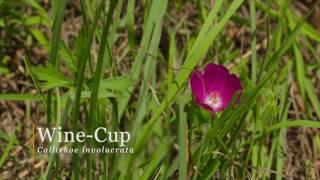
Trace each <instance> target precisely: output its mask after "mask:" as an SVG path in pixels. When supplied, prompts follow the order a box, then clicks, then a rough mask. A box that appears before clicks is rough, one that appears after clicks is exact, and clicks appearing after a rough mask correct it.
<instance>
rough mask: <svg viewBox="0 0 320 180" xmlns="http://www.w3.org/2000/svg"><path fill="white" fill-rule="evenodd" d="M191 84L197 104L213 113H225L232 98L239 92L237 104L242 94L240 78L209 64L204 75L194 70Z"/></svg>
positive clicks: (219, 66) (220, 67)
mask: <svg viewBox="0 0 320 180" xmlns="http://www.w3.org/2000/svg"><path fill="white" fill-rule="evenodd" d="M190 84H191V90H192V94H193V96H194V97H195V102H196V103H197V104H198V105H200V106H201V107H203V108H205V109H207V110H209V111H212V112H219V111H223V110H224V109H225V108H227V106H228V105H229V103H230V101H231V99H232V97H233V96H234V95H235V94H236V93H237V92H239V95H238V96H239V97H238V98H237V100H236V103H237V102H238V101H239V99H240V96H241V94H242V86H241V82H240V80H239V78H238V77H237V76H236V75H234V74H230V73H229V71H228V70H227V69H226V68H225V67H224V66H221V65H218V64H212V63H211V64H208V65H207V66H206V67H205V69H204V73H203V72H201V71H200V70H198V69H196V70H194V71H193V73H192V75H191V79H190Z"/></svg>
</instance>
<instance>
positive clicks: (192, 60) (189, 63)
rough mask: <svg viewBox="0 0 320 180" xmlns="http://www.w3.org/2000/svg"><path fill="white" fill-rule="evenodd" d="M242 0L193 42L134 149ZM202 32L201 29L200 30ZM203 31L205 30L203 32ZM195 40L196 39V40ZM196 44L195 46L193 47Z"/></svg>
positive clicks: (140, 144) (150, 129)
mask: <svg viewBox="0 0 320 180" xmlns="http://www.w3.org/2000/svg"><path fill="white" fill-rule="evenodd" d="M242 2H243V0H236V1H233V3H232V4H231V5H230V7H229V9H228V10H227V12H226V14H225V16H223V18H222V19H221V20H220V21H219V22H218V23H217V25H216V26H214V27H213V28H212V29H211V30H210V31H209V32H208V33H207V36H206V37H205V38H201V40H199V42H201V41H202V43H201V44H200V43H199V44H198V43H195V44H194V45H193V47H192V49H197V51H195V50H194V51H192V50H191V51H190V53H189V55H188V56H187V59H186V61H185V62H184V63H183V65H182V67H181V69H182V70H181V71H180V72H179V74H178V75H177V78H176V80H175V83H173V85H172V86H171V87H170V88H169V91H168V92H169V93H168V94H167V95H166V97H165V100H163V101H162V103H161V104H160V106H159V107H158V108H157V109H156V110H155V111H154V113H153V115H152V118H151V119H150V120H149V122H148V123H147V124H146V125H145V126H144V128H143V130H142V132H141V135H140V138H138V140H137V142H136V144H135V149H136V151H137V152H139V151H141V148H142V147H143V145H144V142H145V141H146V139H147V138H148V137H149V135H150V133H151V132H152V127H153V124H154V122H155V121H157V119H158V118H159V116H160V115H161V114H162V112H163V110H164V109H165V108H166V105H167V103H168V102H170V101H171V100H172V99H173V97H174V96H175V95H176V93H177V92H178V90H179V89H180V88H181V86H182V85H183V84H184V83H185V82H186V81H187V79H188V77H189V75H190V73H191V71H192V69H193V68H194V67H195V66H196V64H197V63H198V62H199V61H200V59H201V57H202V56H203V55H204V54H205V53H206V51H207V50H208V48H209V46H210V45H211V43H212V41H213V40H214V39H215V37H216V36H217V35H218V33H219V32H220V31H221V30H222V28H223V27H224V25H225V24H226V23H227V21H228V20H229V19H230V17H231V16H232V15H233V14H234V13H235V11H236V10H237V9H238V7H239V6H240V5H241V4H242ZM201 32H203V30H201ZM203 33H205V32H203ZM196 42H197V41H196ZM195 46H197V47H195ZM185 69H189V70H185Z"/></svg>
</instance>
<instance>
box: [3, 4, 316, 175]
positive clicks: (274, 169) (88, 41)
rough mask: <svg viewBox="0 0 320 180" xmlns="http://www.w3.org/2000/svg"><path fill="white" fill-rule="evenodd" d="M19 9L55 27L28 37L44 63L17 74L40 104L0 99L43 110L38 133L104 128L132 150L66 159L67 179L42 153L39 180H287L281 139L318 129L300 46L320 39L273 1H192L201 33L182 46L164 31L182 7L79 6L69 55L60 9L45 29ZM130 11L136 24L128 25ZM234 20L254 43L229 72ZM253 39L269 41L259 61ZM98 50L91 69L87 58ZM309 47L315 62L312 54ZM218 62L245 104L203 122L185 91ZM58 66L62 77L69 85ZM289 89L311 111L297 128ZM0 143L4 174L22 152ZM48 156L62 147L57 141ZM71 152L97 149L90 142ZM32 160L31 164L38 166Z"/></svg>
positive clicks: (173, 32)
mask: <svg viewBox="0 0 320 180" xmlns="http://www.w3.org/2000/svg"><path fill="white" fill-rule="evenodd" d="M28 2H29V4H31V6H32V7H33V8H34V9H36V10H37V11H36V12H37V13H39V16H41V17H43V18H44V19H46V21H48V22H49V23H46V25H47V26H51V28H52V37H51V39H46V38H45V36H44V35H43V34H42V33H41V32H39V33H40V34H39V33H33V37H34V39H36V40H37V41H39V42H40V43H41V42H42V44H43V45H45V46H47V47H45V48H46V49H47V50H48V54H49V60H48V62H49V63H47V64H46V65H43V66H37V67H34V66H32V65H31V58H32V57H30V55H29V54H26V56H25V61H24V64H25V67H26V69H27V71H26V72H27V74H26V75H28V76H29V77H30V80H31V81H33V82H34V85H35V87H36V89H37V92H38V94H37V95H31V94H14V93H10V94H0V100H1V101H3V100H6V101H9V100H10V101H17V100H20V101H26V102H27V101H40V102H41V103H42V104H41V106H43V107H45V109H46V119H47V126H62V127H63V129H64V130H67V129H68V128H71V129H72V131H73V132H78V131H80V130H82V131H85V132H87V133H90V134H93V132H94V130H95V129H96V128H97V127H101V126H103V127H107V129H108V130H110V131H129V132H130V133H131V135H132V139H131V141H130V145H129V146H130V147H133V148H134V153H133V154H98V155H95V154H82V153H78V154H73V155H72V162H71V168H70V169H67V170H64V169H63V168H62V166H61V165H60V163H59V161H60V160H59V155H57V154H48V158H47V159H46V162H47V163H46V170H45V171H44V172H43V174H39V177H40V176H41V178H43V179H51V177H63V176H68V177H71V178H72V179H83V178H86V179H177V178H179V179H193V180H195V179H211V178H216V179H225V178H229V179H247V178H248V177H250V178H253V179H270V178H274V177H276V179H281V178H283V177H285V175H284V168H285V157H284V156H283V149H284V146H285V143H286V141H287V140H286V132H287V129H288V128H291V127H306V128H320V122H319V121H314V120H315V119H318V120H319V119H320V102H319V99H318V95H317V90H316V88H315V87H314V85H313V83H312V77H309V76H308V75H307V71H308V69H310V68H314V69H318V68H319V60H318V61H317V62H318V63H317V64H316V65H314V67H313V66H312V67H311V66H309V65H307V64H305V61H304V59H303V58H304V56H303V54H302V51H301V47H302V46H304V45H303V44H301V43H300V41H301V39H303V40H304V41H306V42H307V43H309V44H312V43H313V42H319V41H320V34H319V33H318V32H317V31H316V30H315V29H314V28H313V27H312V26H311V25H310V24H308V23H307V22H306V20H305V19H304V18H306V17H307V15H306V16H304V17H303V18H298V17H297V15H296V14H295V13H294V11H293V9H292V7H291V6H290V5H289V3H288V2H286V1H285V0H281V1H279V2H274V3H275V4H274V5H276V6H277V7H279V11H277V10H274V9H272V8H271V7H270V3H271V2H267V3H264V2H262V1H259V0H256V1H255V0H250V1H248V2H247V1H243V0H234V1H232V2H229V1H223V0H217V1H215V3H214V5H213V6H208V4H209V3H208V2H205V1H203V2H202V1H199V2H197V3H196V5H197V7H198V8H199V14H198V15H197V18H198V19H199V20H200V21H199V22H198V23H200V25H199V27H197V28H196V29H193V32H195V33H191V34H187V35H185V36H186V39H189V40H188V41H183V42H179V41H180V40H181V38H177V36H178V35H177V33H178V31H179V30H180V29H176V27H174V26H173V25H172V24H170V23H169V25H168V22H167V21H169V22H170V18H171V19H172V18H174V17H170V10H171V9H172V8H176V9H177V11H178V9H179V7H180V6H183V5H184V2H182V1H176V2H171V1H167V0H154V1H135V0H129V1H122V0H120V1H113V0H111V1H89V0H86V1H84V0H80V2H79V3H80V11H81V17H82V24H81V25H82V27H81V30H80V31H79V32H78V35H77V37H76V40H74V42H71V43H73V46H74V47H73V48H70V47H69V46H68V45H67V44H68V43H70V42H66V41H65V40H64V39H62V38H61V28H62V24H63V20H64V18H67V17H64V12H65V11H66V9H65V8H66V3H67V1H65V0H59V1H57V0H55V1H52V2H51V6H52V18H49V16H48V15H47V14H45V13H44V12H45V10H44V9H43V8H42V7H41V6H40V5H39V4H38V2H37V1H33V0H28ZM190 3H191V1H190ZM138 6H139V8H142V10H141V9H140V10H141V11H143V12H141V13H143V17H139V18H138V17H135V16H136V13H137V12H136V11H137V8H136V7H138ZM240 7H248V8H249V18H248V19H244V18H242V17H239V16H238V13H239V11H238V10H239V8H240ZM257 11H259V12H260V13H262V14H264V15H265V16H266V17H267V20H266V28H262V27H257V23H258V22H257V13H256V12H257ZM141 13H139V14H141ZM138 19H139V20H142V22H141V24H138V21H137V20H138ZM270 19H272V20H273V21H274V22H275V23H273V24H271V22H270ZM202 20H203V21H202ZM231 21H233V23H235V24H238V25H242V26H248V28H249V29H250V33H251V34H250V44H251V47H250V48H249V51H250V52H251V55H250V56H249V57H245V56H240V60H241V61H240V63H239V62H233V60H230V61H227V60H228V59H235V58H234V57H235V56H234V54H239V53H240V50H239V49H237V48H228V46H231V45H232V44H234V43H233V42H232V40H230V39H229V40H225V41H223V40H222V39H224V38H226V34H227V31H226V26H227V24H228V23H229V22H231ZM165 22H167V23H165ZM137 26H141V27H140V28H141V31H142V33H141V38H140V37H139V38H138V37H137V31H139V29H137ZM271 26H273V27H274V28H271ZM180 28H181V29H182V30H189V29H187V27H183V26H181V27H180ZM184 28H185V29H184ZM123 31H124V32H125V33H126V36H127V37H126V40H127V43H126V44H125V46H126V47H125V48H124V50H123V51H122V52H121V54H120V56H118V57H120V58H119V59H117V57H116V56H115V54H114V52H115V50H116V49H117V48H118V46H119V44H118V43H117V42H118V41H119V39H120V36H121V34H123V33H122V32H123ZM258 31H265V32H266V34H267V35H266V39H267V48H266V50H265V53H262V54H261V53H258V48H259V47H258V46H260V45H259V43H260V42H258V38H257V33H258ZM33 32H35V31H33ZM187 36H188V37H187ZM164 39H168V42H165V47H164V48H165V49H167V50H168V53H167V54H165V53H164V52H163V51H161V50H160V48H159V47H160V44H161V41H164ZM181 41H182V40H181ZM46 42H47V43H46ZM48 42H50V43H48ZM95 43H96V44H98V50H97V52H96V53H97V58H96V59H94V57H95V56H93V55H92V54H93V53H94V52H93V50H92V48H93V46H94V45H96V44H95ZM184 43H185V44H184ZM181 47H182V48H181ZM307 48H308V50H309V51H311V52H314V51H315V49H314V47H312V46H307ZM212 49H215V50H217V51H218V52H216V51H215V50H212ZM26 50H27V52H28V51H29V50H28V47H26ZM220 52H224V53H221V54H219V53H220ZM220 56H221V57H224V56H225V58H218V60H216V59H217V58H215V60H214V61H215V62H220V63H221V64H223V65H225V66H228V65H229V64H230V63H233V64H234V66H232V68H231V69H230V70H231V71H232V72H236V73H237V74H238V75H239V76H240V79H241V81H242V85H243V89H244V93H243V95H242V97H241V100H240V103H239V104H238V105H237V106H235V107H228V108H227V109H226V110H224V111H223V112H221V113H217V114H215V115H212V114H210V113H208V112H206V111H205V110H203V109H201V108H200V107H197V106H196V105H195V104H194V103H193V98H192V94H191V91H190V88H189V85H188V84H189V83H188V82H189V76H190V74H191V73H192V71H193V69H195V68H197V67H202V66H203V65H205V64H207V63H209V62H210V61H211V59H210V57H220ZM314 56H315V58H318V57H316V56H318V55H314ZM123 57H124V58H125V60H126V61H130V62H131V63H130V65H129V66H127V68H129V71H128V72H124V71H123V70H122V69H121V63H122V62H123V61H125V60H123V59H122V58H123ZM179 57H180V58H179ZM284 57H286V58H287V59H288V58H289V60H286V61H284V59H285V58H284ZM180 59H181V61H180ZM318 59H319V58H318ZM60 60H61V61H60ZM177 64H178V65H177ZM175 66H178V68H175ZM61 67H64V68H67V71H68V74H69V75H68V76H66V75H65V74H64V73H65V72H61ZM292 78H294V79H296V82H297V85H298V88H299V94H300V95H301V97H302V98H303V103H304V106H305V107H306V109H309V110H308V112H306V115H305V116H303V117H301V118H298V119H294V118H292V116H290V115H289V110H290V108H291V105H292V100H291V98H292V97H291V94H290V88H291V86H292V82H293V79H292ZM45 94H46V96H45ZM29 111H30V109H29ZM29 113H30V112H29ZM31 113H32V112H31ZM317 137H318V136H317ZM0 138H1V139H4V141H5V142H6V143H7V148H6V149H4V150H3V154H2V155H1V157H0V167H1V166H3V164H4V162H5V160H6V159H7V158H8V156H9V152H10V151H11V150H12V147H13V146H14V145H17V144H19V143H18V142H17V141H18V140H17V138H16V136H15V135H12V136H11V135H10V136H7V135H5V134H2V132H1V133H0ZM266 139H268V140H270V144H266ZM50 146H53V147H59V146H60V144H59V143H58V142H57V137H55V138H54V141H53V142H52V143H51V144H50ZM68 146H72V147H75V148H82V147H84V146H86V147H100V146H101V144H98V143H97V142H95V141H94V140H89V141H88V142H86V143H77V142H75V143H73V144H68ZM108 146H113V145H112V144H108ZM319 150H320V149H317V151H319ZM39 158H41V156H40V155H36V160H39Z"/></svg>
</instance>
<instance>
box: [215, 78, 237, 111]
mask: <svg viewBox="0 0 320 180" xmlns="http://www.w3.org/2000/svg"><path fill="white" fill-rule="evenodd" d="M237 92H239V93H240V94H239V95H238V98H237V100H236V103H238V101H239V99H240V96H241V94H242V86H241V82H240V80H239V78H238V77H237V76H236V75H234V74H231V75H229V76H228V78H227V80H226V83H225V86H224V87H223V89H221V91H220V96H221V99H222V104H223V107H224V108H226V107H227V106H228V105H229V103H230V101H231V99H232V97H233V96H234V95H236V93H237Z"/></svg>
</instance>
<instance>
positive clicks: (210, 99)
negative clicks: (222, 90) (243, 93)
mask: <svg viewBox="0 0 320 180" xmlns="http://www.w3.org/2000/svg"><path fill="white" fill-rule="evenodd" d="M205 103H206V104H207V105H208V106H210V107H211V108H212V109H217V108H220V107H221V105H222V100H221V97H220V95H219V93H218V92H215V91H214V92H212V93H210V95H208V96H207V97H206V99H205Z"/></svg>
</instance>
